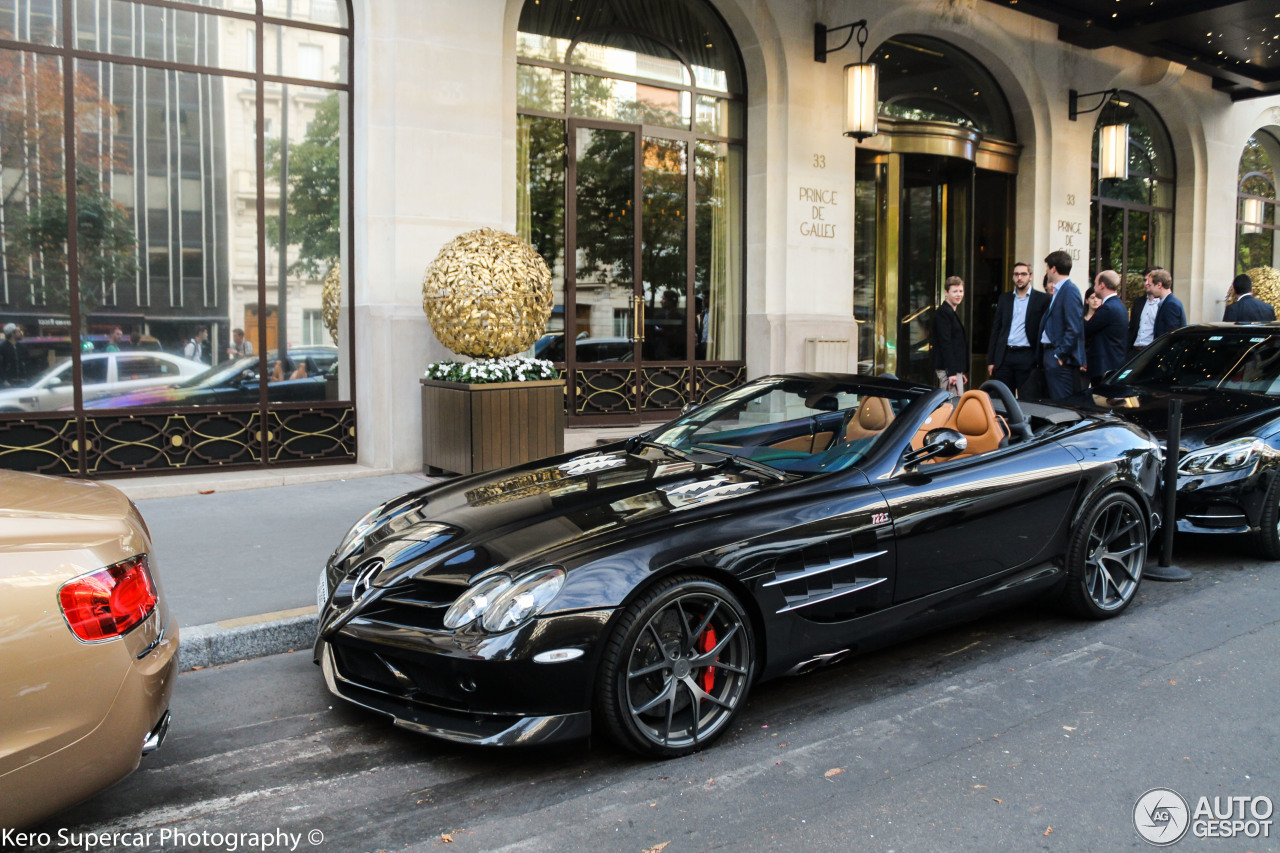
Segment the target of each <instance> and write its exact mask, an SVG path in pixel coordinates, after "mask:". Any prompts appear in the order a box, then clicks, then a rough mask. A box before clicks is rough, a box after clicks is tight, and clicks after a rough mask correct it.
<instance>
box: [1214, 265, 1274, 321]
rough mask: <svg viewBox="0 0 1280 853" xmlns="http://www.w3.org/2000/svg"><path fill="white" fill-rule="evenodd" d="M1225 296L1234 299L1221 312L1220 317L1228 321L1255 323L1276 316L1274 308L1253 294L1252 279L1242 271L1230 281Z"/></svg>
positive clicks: (1272, 318)
mask: <svg viewBox="0 0 1280 853" xmlns="http://www.w3.org/2000/svg"><path fill="white" fill-rule="evenodd" d="M1227 297H1228V298H1233V297H1234V299H1235V301H1234V302H1232V303H1231V304H1230V305H1228V306H1227V310H1226V311H1224V312H1222V319H1223V320H1225V321H1226V322H1228V323H1249V322H1252V323H1257V322H1260V321H1267V320H1274V319H1275V318H1276V309H1274V308H1272V307H1271V306H1270V305H1268V304H1267V303H1265V302H1263V301H1262V300H1261V299H1258V298H1257V297H1256V296H1254V295H1253V279H1251V278H1249V276H1247V275H1245V274H1244V273H1240V275H1238V276H1236V280H1235V281H1233V282H1231V289H1230V290H1228V291H1227Z"/></svg>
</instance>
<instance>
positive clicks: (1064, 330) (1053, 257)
mask: <svg viewBox="0 0 1280 853" xmlns="http://www.w3.org/2000/svg"><path fill="white" fill-rule="evenodd" d="M1044 263H1045V266H1046V267H1048V272H1047V276H1048V279H1049V283H1050V284H1052V285H1053V296H1052V298H1051V299H1050V301H1049V307H1048V309H1047V310H1046V311H1045V312H1044V322H1043V323H1042V324H1041V326H1040V365H1041V367H1043V368H1044V382H1045V386H1046V390H1047V393H1048V398H1049V399H1050V400H1061V399H1065V398H1066V397H1069V396H1071V394H1072V393H1073V392H1074V391H1075V377H1076V375H1077V374H1078V373H1079V371H1080V365H1082V364H1084V363H1085V354H1084V300H1083V299H1082V298H1081V296H1080V288H1078V287H1076V285H1075V282H1073V281H1072V280H1071V279H1070V278H1069V276H1070V275H1071V256H1070V255H1068V254H1067V253H1066V252H1063V251H1061V250H1059V251H1057V252H1050V253H1049V256H1048V257H1047V258H1045V259H1044Z"/></svg>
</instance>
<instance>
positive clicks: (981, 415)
mask: <svg viewBox="0 0 1280 853" xmlns="http://www.w3.org/2000/svg"><path fill="white" fill-rule="evenodd" d="M994 422H995V409H993V408H991V399H990V398H989V397H988V396H987V395H986V394H983V393H982V392H980V391H966V392H965V393H964V396H963V397H961V398H960V404H959V405H958V406H957V411H956V415H955V423H956V429H958V430H960V432H961V433H963V434H964V435H982V434H983V433H985V432H986V431H987V430H989V429H990V428H991V424H993V423H994Z"/></svg>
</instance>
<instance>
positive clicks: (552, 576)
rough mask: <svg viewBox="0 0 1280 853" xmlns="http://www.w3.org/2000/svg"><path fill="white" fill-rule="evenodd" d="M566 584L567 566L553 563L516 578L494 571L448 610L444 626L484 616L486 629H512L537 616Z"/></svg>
mask: <svg viewBox="0 0 1280 853" xmlns="http://www.w3.org/2000/svg"><path fill="white" fill-rule="evenodd" d="M562 586H564V569H561V568H559V567H557V566H551V567H549V568H545V569H539V570H538V571H536V572H534V573H532V574H529V575H525V576H524V577H523V578H521V579H520V580H518V581H515V582H512V580H511V578H509V577H507V576H506V575H493V576H491V577H488V578H485V579H484V580H482V581H480V583H478V584H476V585H475V586H473V587H471V588H470V589H468V590H467V591H466V592H465V593H463V594H462V597H460V598H459V599H458V600H457V601H455V602H454V603H453V604H452V605H451V606H450V607H449V609H448V610H447V611H445V614H444V626H445V627H446V628H449V629H451V630H452V629H454V628H461V627H462V626H463V625H467V624H469V623H471V622H474V621H475V620H476V619H479V620H480V624H481V625H482V626H483V627H484V629H485V630H486V631H490V632H492V633H495V634H497V633H500V632H502V631H509V630H511V629H512V628H515V627H517V626H519V625H522V624H524V623H525V622H527V621H529V620H530V619H532V618H533V617H534V616H537V615H538V614H539V613H541V612H542V611H543V609H545V608H546V606H547V605H548V604H550V603H551V599H553V598H555V597H556V593H558V592H559V591H560V587H562Z"/></svg>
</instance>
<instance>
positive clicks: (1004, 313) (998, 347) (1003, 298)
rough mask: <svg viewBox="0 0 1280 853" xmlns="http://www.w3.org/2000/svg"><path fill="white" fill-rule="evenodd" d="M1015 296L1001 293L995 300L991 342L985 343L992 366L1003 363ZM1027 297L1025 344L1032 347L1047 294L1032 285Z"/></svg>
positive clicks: (1011, 323) (1046, 304)
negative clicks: (1029, 294) (1028, 300)
mask: <svg viewBox="0 0 1280 853" xmlns="http://www.w3.org/2000/svg"><path fill="white" fill-rule="evenodd" d="M1016 298H1017V297H1015V296H1014V294H1013V293H1012V292H1009V293H1002V294H1000V299H999V300H998V301H997V302H996V317H995V321H994V322H993V323H992V326H991V342H990V343H989V344H988V345H987V364H989V365H991V366H992V367H999V366H1000V365H1001V364H1003V363H1004V351H1005V347H1007V346H1008V345H1009V329H1010V327H1012V326H1013V300H1014V299H1016ZM1028 298H1029V299H1030V300H1031V301H1030V302H1029V303H1028V304H1027V322H1026V333H1027V344H1028V345H1029V346H1031V347H1033V348H1034V347H1035V346H1036V344H1037V343H1039V335H1040V323H1041V320H1042V319H1043V318H1044V309H1046V308H1048V307H1049V294H1047V293H1045V292H1044V291H1043V290H1036V289H1035V288H1034V287H1033V288H1031V296H1030V297H1028Z"/></svg>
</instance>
